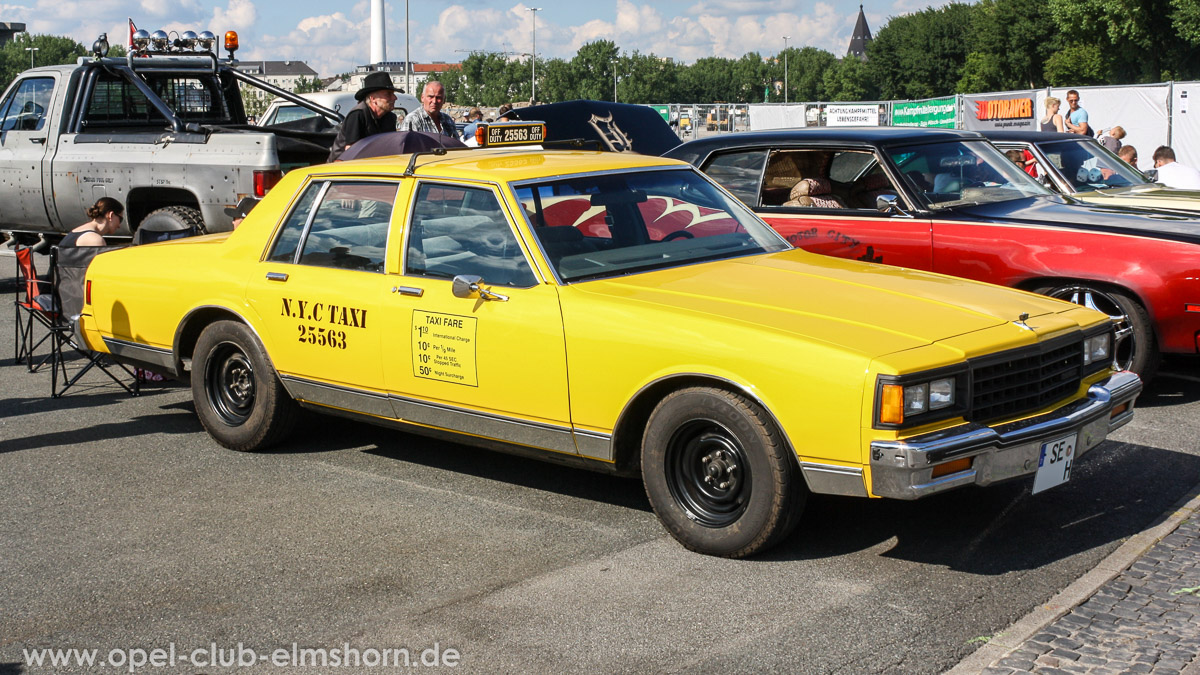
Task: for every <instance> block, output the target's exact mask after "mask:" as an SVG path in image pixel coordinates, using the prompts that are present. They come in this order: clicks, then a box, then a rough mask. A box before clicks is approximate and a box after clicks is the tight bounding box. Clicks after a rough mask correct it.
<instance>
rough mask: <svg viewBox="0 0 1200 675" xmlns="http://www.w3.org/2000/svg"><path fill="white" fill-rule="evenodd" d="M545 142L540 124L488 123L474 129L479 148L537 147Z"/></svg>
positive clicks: (544, 134)
mask: <svg viewBox="0 0 1200 675" xmlns="http://www.w3.org/2000/svg"><path fill="white" fill-rule="evenodd" d="M544 140H546V125H545V124H544V123H542V122H490V123H481V124H479V126H477V127H475V142H476V143H477V144H478V145H479V147H481V148H496V147H503V146H506V145H538V144H541V143H542V142H543V141H544Z"/></svg>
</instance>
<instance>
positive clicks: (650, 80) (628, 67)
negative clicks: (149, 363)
mask: <svg viewBox="0 0 1200 675" xmlns="http://www.w3.org/2000/svg"><path fill="white" fill-rule="evenodd" d="M616 68H617V77H618V79H619V82H618V85H617V100H619V101H621V102H623V103H672V102H674V101H675V100H677V99H675V90H676V88H677V87H676V82H677V81H678V73H679V66H677V65H676V64H675V63H674V62H673V61H671V60H670V59H662V58H659V57H657V56H655V55H654V54H642V53H639V52H637V51H634V52H633V53H632V54H630V55H628V56H623V57H621V58H620V59H618V61H617V64H616Z"/></svg>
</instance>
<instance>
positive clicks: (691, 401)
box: [642, 387, 808, 558]
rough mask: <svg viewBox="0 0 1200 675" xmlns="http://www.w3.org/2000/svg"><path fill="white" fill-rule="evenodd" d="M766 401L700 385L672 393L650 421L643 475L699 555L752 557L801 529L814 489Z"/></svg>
mask: <svg viewBox="0 0 1200 675" xmlns="http://www.w3.org/2000/svg"><path fill="white" fill-rule="evenodd" d="M790 455H791V451H790V450H789V449H788V447H787V444H786V443H785V442H784V440H783V438H782V435H781V434H780V433H779V431H778V429H776V427H775V424H774V422H773V421H772V420H771V419H770V417H769V416H768V415H767V413H766V411H764V410H763V409H762V408H761V407H760V406H759V405H758V404H756V403H755V402H753V401H751V400H749V399H747V398H746V397H744V396H741V395H739V394H735V393H733V392H729V391H725V390H722V389H716V388H709V387H693V388H688V389H681V390H679V391H676V392H674V393H672V394H670V395H668V396H667V397H666V398H664V399H663V400H662V401H661V402H660V403H659V404H658V406H657V407H655V409H654V411H653V412H652V413H651V414H650V419H649V420H648V422H647V424H646V432H645V435H644V436H643V443H642V480H643V481H644V482H645V486H646V496H647V497H649V499H650V505H651V506H652V507H653V508H654V513H655V514H657V515H658V518H659V520H660V521H662V523H663V525H664V526H665V527H666V528H667V531H668V532H670V533H671V536H673V537H675V539H677V540H678V541H679V543H681V544H683V545H684V546H686V547H687V548H689V549H691V550H693V551H697V552H699V553H706V554H709V555H716V556H723V557H727V558H744V557H747V556H751V555H754V554H755V553H758V552H759V551H762V550H765V549H767V548H769V547H771V546H773V545H775V544H776V543H778V542H779V541H781V540H783V539H784V538H785V537H787V535H788V534H789V533H791V531H792V530H793V529H794V528H795V526H796V524H797V522H798V521H799V519H800V514H801V512H802V511H803V509H804V504H805V501H806V499H807V496H808V489H807V487H806V486H805V484H804V480H803V478H802V477H801V476H800V471H799V466H798V463H797V462H796V459H795V458H794V457H791V456H790Z"/></svg>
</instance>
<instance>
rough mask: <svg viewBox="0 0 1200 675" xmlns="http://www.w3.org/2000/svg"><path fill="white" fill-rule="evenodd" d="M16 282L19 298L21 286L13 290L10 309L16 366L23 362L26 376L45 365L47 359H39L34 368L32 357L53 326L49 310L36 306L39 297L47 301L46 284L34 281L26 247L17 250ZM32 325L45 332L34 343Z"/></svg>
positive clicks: (35, 270) (46, 282)
mask: <svg viewBox="0 0 1200 675" xmlns="http://www.w3.org/2000/svg"><path fill="white" fill-rule="evenodd" d="M16 259H17V280H18V282H19V283H20V284H21V286H23V287H24V297H22V295H21V292H22V288H21V286H18V287H17V293H16V297H15V298H13V307H14V311H15V312H16V319H17V331H16V363H18V364H20V363H21V362H23V361H24V362H27V363H28V367H29V372H31V373H32V372H34V371H35V370H37V369H38V368H40V367H41V366H42V365H44V364H45V363H46V362H47V361H49V360H50V355H49V354H47V355H46V356H44V357H42V360H41V361H39V362H38V363H37V364H36V365H34V362H33V354H34V352H35V351H37V349H38V347H41V346H42V344H43V343H45V342H46V340H48V339H50V328H51V327H52V326H53V325H54V321H55V317H54V311H53V309H52V308H51V307H47V308H46V309H43V308H42V307H41V306H40V305H39V304H38V302H37V297H38V296H39V295H44V296H45V297H47V298H48V297H50V282H49V281H45V280H43V279H38V276H37V269H36V267H35V265H34V264H33V249H32V248H30V247H28V246H17V249H16ZM34 322H37V324H38V325H40V326H42V327H43V328H45V329H46V332H45V334H43V335H42V336H41V338H38V340H37V341H36V342H35V341H34Z"/></svg>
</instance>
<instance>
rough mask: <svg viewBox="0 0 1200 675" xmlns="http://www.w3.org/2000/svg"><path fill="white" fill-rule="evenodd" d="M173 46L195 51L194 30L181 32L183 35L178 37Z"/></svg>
mask: <svg viewBox="0 0 1200 675" xmlns="http://www.w3.org/2000/svg"><path fill="white" fill-rule="evenodd" d="M175 44H176V45H178V46H179V47H181V48H183V49H195V48H196V31H194V30H185V31H183V34H182V35H180V36H179V39H178V40H176V41H175Z"/></svg>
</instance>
